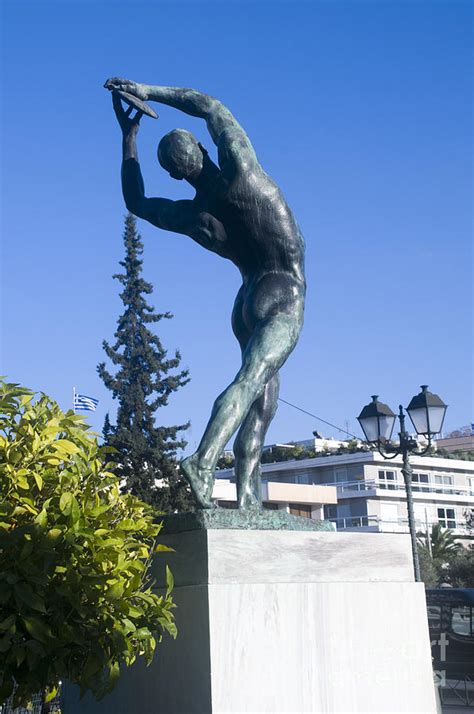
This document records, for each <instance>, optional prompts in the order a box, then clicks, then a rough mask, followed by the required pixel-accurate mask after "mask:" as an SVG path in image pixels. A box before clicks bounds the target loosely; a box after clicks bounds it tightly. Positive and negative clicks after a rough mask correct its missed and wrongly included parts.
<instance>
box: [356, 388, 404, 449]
mask: <svg viewBox="0 0 474 714" xmlns="http://www.w3.org/2000/svg"><path fill="white" fill-rule="evenodd" d="M357 420H358V422H359V424H360V426H361V429H362V431H363V432H364V434H365V438H366V440H367V441H368V442H369V443H377V442H379V441H389V440H390V437H391V436H392V431H393V426H394V424H395V414H394V413H393V412H392V410H391V409H390V407H389V406H387V405H386V404H383V403H382V402H379V400H378V397H377V396H376V395H375V394H374V395H373V397H372V402H371V403H370V404H367V405H366V406H365V407H364V408H363V409H362V411H361V413H360V414H359V416H358V417H357Z"/></svg>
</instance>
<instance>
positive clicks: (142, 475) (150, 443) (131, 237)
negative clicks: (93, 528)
mask: <svg viewBox="0 0 474 714" xmlns="http://www.w3.org/2000/svg"><path fill="white" fill-rule="evenodd" d="M124 244H125V259H124V260H123V261H121V262H120V265H121V266H122V267H123V268H124V272H123V273H120V274H117V275H114V276H113V277H114V278H116V279H117V280H118V281H119V282H120V283H121V284H122V286H123V290H122V292H121V293H120V298H121V300H122V302H123V304H124V306H125V310H124V312H123V314H122V315H121V316H120V317H119V319H118V321H117V330H116V332H115V335H114V336H115V339H116V341H115V343H114V344H113V345H109V343H108V342H106V341H105V340H104V342H103V347H104V350H105V353H106V355H107V357H108V358H109V359H110V361H111V362H112V364H113V365H116V367H117V368H118V369H117V371H116V373H115V374H112V373H111V372H109V371H108V369H106V366H105V362H101V363H100V364H99V365H98V367H97V371H98V373H99V375H100V377H101V378H102V380H103V382H104V384H105V386H106V387H107V389H110V390H111V391H112V394H113V398H114V399H117V400H118V403H119V406H118V411H117V423H116V424H115V425H112V424H111V423H110V420H109V415H108V414H107V416H106V417H105V422H104V431H103V434H104V441H105V443H106V444H107V445H108V446H113V447H114V448H115V449H117V453H116V454H114V456H113V457H112V458H113V459H114V461H115V462H116V463H117V472H118V473H119V474H120V476H121V477H122V478H123V479H124V482H125V484H124V489H125V490H127V491H130V492H131V493H133V494H134V495H136V496H138V497H139V498H141V499H142V500H144V501H146V502H148V503H150V504H151V505H153V506H155V507H156V508H157V509H158V510H160V511H165V512H173V511H175V510H190V509H192V508H193V506H194V501H193V498H192V496H191V493H190V490H189V488H188V486H187V483H186V482H185V480H184V478H183V477H182V476H181V475H180V472H179V467H178V463H177V455H176V454H177V451H178V450H179V449H182V448H184V446H186V441H185V440H184V439H183V438H182V437H180V432H183V431H185V430H186V429H188V427H189V422H188V423H187V424H180V425H178V426H156V425H155V412H156V410H157V409H159V408H160V407H164V406H166V405H167V403H168V398H169V396H170V395H171V394H172V393H173V392H175V391H176V390H177V389H179V387H182V386H183V385H184V384H186V383H187V382H189V377H188V371H187V370H182V371H176V370H177V369H178V367H179V364H180V361H181V356H180V354H179V352H178V351H176V352H175V355H174V357H172V358H168V357H167V352H166V350H165V349H164V348H163V345H162V344H161V341H160V339H159V338H158V337H157V336H156V335H154V334H153V333H152V332H151V331H150V330H149V329H148V325H150V324H151V323H154V322H159V321H160V320H163V319H167V320H168V319H170V318H172V317H173V316H172V315H171V314H170V313H169V312H165V313H155V311H154V308H153V307H151V306H150V305H148V304H147V302H146V299H145V297H144V296H145V295H149V294H150V293H151V292H152V291H153V288H152V285H151V284H150V283H148V282H146V281H145V280H143V278H142V276H141V273H142V264H143V261H142V260H141V258H140V256H141V254H142V253H143V243H142V241H141V237H140V235H139V234H138V232H137V226H136V221H135V217H134V216H132V214H131V213H129V214H128V215H127V216H126V218H125V229H124Z"/></svg>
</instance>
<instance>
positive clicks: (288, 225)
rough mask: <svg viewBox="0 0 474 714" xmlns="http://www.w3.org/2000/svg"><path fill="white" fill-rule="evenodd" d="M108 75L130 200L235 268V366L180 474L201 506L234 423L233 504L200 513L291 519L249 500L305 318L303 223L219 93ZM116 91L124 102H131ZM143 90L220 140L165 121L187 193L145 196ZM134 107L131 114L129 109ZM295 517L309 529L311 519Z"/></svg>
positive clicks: (170, 160) (258, 522) (166, 141)
mask: <svg viewBox="0 0 474 714" xmlns="http://www.w3.org/2000/svg"><path fill="white" fill-rule="evenodd" d="M105 86H106V88H107V89H109V90H111V92H112V99H113V105H114V109H115V113H116V116H117V119H118V122H119V124H120V127H121V129H122V133H123V144H122V149H123V161H122V188H123V195H124V199H125V203H126V206H127V208H128V209H129V210H130V211H131V212H132V213H134V214H135V215H136V216H139V217H140V218H143V219H145V220H147V221H149V222H150V223H151V224H152V225H154V226H156V227H157V228H160V229H162V230H167V231H172V232H174V233H182V234H184V235H187V236H189V237H190V238H192V239H193V240H194V241H196V242H197V243H199V245H201V246H202V247H203V248H204V249H206V250H209V251H211V252H212V253H215V254H217V255H219V256H220V257H221V258H224V259H226V260H230V261H231V262H232V263H233V264H234V265H235V266H236V268H238V270H239V272H240V274H241V278H242V285H241V287H240V289H239V291H238V293H237V297H236V299H235V303H234V309H233V313H232V329H233V331H234V334H235V337H236V338H237V340H238V342H239V345H240V348H241V351H242V362H241V366H240V369H239V370H238V372H237V374H236V376H235V378H234V379H233V381H232V382H231V384H229V386H228V387H227V388H226V389H225V390H224V391H223V392H222V394H221V395H220V396H219V397H218V398H217V399H216V401H215V402H214V406H213V408H212V412H211V417H210V419H209V423H208V425H207V427H206V430H205V432H204V435H203V437H202V439H201V442H200V444H199V446H198V449H197V451H196V453H194V454H192V455H191V456H188V457H187V458H186V459H184V461H183V462H182V464H181V468H182V470H183V473H184V474H185V476H186V478H187V479H188V482H189V484H190V486H191V488H192V490H193V493H194V495H195V498H196V500H197V502H198V504H199V506H200V508H203V509H206V510H207V509H209V510H212V509H213V506H214V503H213V500H212V493H213V486H214V472H215V469H216V464H217V461H218V458H219V456H220V455H221V454H222V452H223V450H224V448H225V447H226V444H227V443H228V442H229V440H230V439H231V437H232V436H233V435H234V434H236V438H235V442H234V454H235V478H236V487H237V503H238V507H239V513H240V515H239V516H237V515H235V513H232V512H229V513H226V512H221V511H219V512H218V513H219V515H216V514H215V513H214V512H213V513H212V514H211V515H209V516H206V517H205V518H209V519H212V520H213V522H215V523H216V524H217V523H222V524H225V523H227V521H229V523H231V524H232V525H221V526H218V525H215V527H222V528H223V527H229V528H230V527H239V528H265V527H267V528H270V527H271V528H285V527H289V523H290V520H291V519H288V518H286V517H285V516H284V515H282V514H280V513H278V514H274V513H273V514H263V513H262V514H261V517H260V519H259V518H257V514H256V512H255V511H258V510H259V509H260V510H261V508H262V500H261V484H260V458H261V454H262V447H263V443H264V439H265V434H266V433H267V429H268V426H269V424H270V422H271V420H272V419H273V417H274V415H275V411H276V408H277V402H278V391H279V371H280V368H281V367H282V366H283V365H284V363H285V362H286V360H287V358H288V357H289V355H290V354H291V352H292V351H293V349H294V347H295V345H296V343H297V342H298V338H299V335H300V332H301V328H302V325H303V314H304V301H305V291H306V281H305V274H304V240H303V236H302V234H301V231H300V229H299V227H298V224H297V222H296V220H295V217H294V216H293V213H292V211H291V209H290V207H289V206H288V204H287V202H286V200H285V198H284V196H283V194H282V192H281V191H280V189H279V187H278V186H277V184H276V183H275V182H274V181H273V180H272V179H271V178H270V176H269V175H268V174H267V173H266V172H265V170H264V169H263V167H262V166H261V164H260V162H259V160H258V158H257V155H256V153H255V150H254V148H253V146H252V143H251V141H250V139H249V137H248V136H247V134H246V132H245V131H244V129H243V128H242V126H241V125H240V123H239V122H238V121H237V119H236V118H235V117H234V116H233V114H232V113H231V112H230V111H229V109H227V107H226V106H224V104H223V103H222V102H220V101H219V100H218V99H215V98H214V97H211V96H209V95H207V94H204V93H203V92H199V91H196V90H194V89H185V88H182V87H163V86H161V85H145V84H138V83H137V82H132V81H130V80H127V79H119V78H117V77H115V78H113V79H109V80H107V82H106V83H105ZM124 93H125V94H124ZM121 96H122V97H123V98H124V99H125V101H126V102H127V103H128V104H129V105H130V108H129V109H128V110H127V111H125V110H124V108H123V107H122V104H121V100H120V97H121ZM146 101H152V102H159V103H160V104H165V105H168V106H171V107H173V108H175V109H178V110H179V111H180V112H183V113H184V114H189V115H191V116H194V117H199V118H201V119H204V120H205V122H206V125H207V129H208V131H209V134H210V137H211V139H212V141H213V142H214V144H215V145H216V147H217V163H216V162H215V161H213V160H212V159H211V157H210V156H209V154H208V152H207V150H206V149H205V148H204V146H203V145H202V144H201V143H200V142H199V141H198V140H197V139H196V138H195V137H194V136H193V135H192V134H191V133H190V132H189V131H187V130H185V129H174V130H173V131H171V132H169V133H168V134H166V136H164V137H163V138H162V139H161V141H160V143H159V146H158V160H159V162H160V164H161V166H162V167H163V168H164V169H165V170H166V171H167V172H168V173H169V174H170V176H171V177H172V178H174V179H178V180H183V179H184V180H185V181H187V182H188V183H189V184H190V185H191V186H192V187H193V188H194V189H195V192H196V193H195V196H194V198H193V199H192V200H181V201H171V200H169V199H166V198H150V197H148V196H147V195H146V193H145V186H144V182H143V177H142V174H141V170H140V164H139V162H138V152H137V145H136V136H137V132H138V129H139V121H140V119H141V117H142V115H143V113H144V112H147V113H148V114H149V113H150V111H151V110H150V108H149V107H148V106H147V105H144V104H143V102H146ZM134 108H135V109H137V113H136V114H135V116H132V110H133V109H134ZM269 120H270V115H269ZM196 279H197V280H198V279H199V275H197V276H196ZM247 509H248V510H249V514H248V515H247V516H246V517H244V516H243V515H242V514H241V511H242V510H247ZM205 518H204V516H203V519H204V520H205ZM296 522H299V519H295V521H294V523H296ZM265 523H266V524H267V525H264V524H265ZM237 524H241V525H237ZM270 524H274V525H270ZM293 527H296V526H293ZM300 527H302V528H305V529H309V528H310V527H311V523H310V522H309V523H307V524H305V525H304V526H300Z"/></svg>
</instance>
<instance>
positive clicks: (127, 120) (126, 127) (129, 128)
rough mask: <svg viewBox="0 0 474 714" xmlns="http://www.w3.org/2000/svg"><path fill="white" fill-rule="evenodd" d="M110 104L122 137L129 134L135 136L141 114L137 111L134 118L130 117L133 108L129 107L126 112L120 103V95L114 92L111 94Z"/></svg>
mask: <svg viewBox="0 0 474 714" xmlns="http://www.w3.org/2000/svg"><path fill="white" fill-rule="evenodd" d="M112 104H113V105H114V111H115V116H116V117H117V121H118V123H119V124H120V128H121V129H122V133H123V135H124V136H129V135H130V134H136V133H137V131H138V128H139V122H140V119H141V118H142V116H143V112H141V111H137V112H136V114H135V116H134V117H131V116H130V115H131V114H132V112H133V107H129V108H128V109H127V110H126V111H125V109H124V108H123V106H122V102H121V101H120V95H119V94H117V93H116V92H112Z"/></svg>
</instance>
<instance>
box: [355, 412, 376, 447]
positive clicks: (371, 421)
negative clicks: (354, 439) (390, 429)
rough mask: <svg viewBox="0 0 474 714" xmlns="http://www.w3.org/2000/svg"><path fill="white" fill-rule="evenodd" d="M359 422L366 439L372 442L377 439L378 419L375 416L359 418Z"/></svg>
mask: <svg viewBox="0 0 474 714" xmlns="http://www.w3.org/2000/svg"><path fill="white" fill-rule="evenodd" d="M359 424H360V425H361V428H362V431H363V432H364V434H365V438H366V439H367V441H369V442H373V441H378V440H379V420H378V418H377V417H376V416H373V417H366V418H365V419H359Z"/></svg>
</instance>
